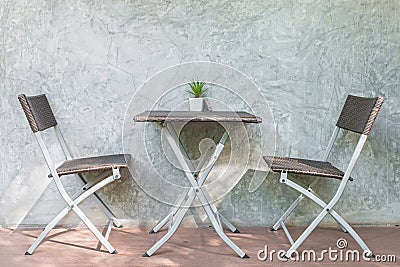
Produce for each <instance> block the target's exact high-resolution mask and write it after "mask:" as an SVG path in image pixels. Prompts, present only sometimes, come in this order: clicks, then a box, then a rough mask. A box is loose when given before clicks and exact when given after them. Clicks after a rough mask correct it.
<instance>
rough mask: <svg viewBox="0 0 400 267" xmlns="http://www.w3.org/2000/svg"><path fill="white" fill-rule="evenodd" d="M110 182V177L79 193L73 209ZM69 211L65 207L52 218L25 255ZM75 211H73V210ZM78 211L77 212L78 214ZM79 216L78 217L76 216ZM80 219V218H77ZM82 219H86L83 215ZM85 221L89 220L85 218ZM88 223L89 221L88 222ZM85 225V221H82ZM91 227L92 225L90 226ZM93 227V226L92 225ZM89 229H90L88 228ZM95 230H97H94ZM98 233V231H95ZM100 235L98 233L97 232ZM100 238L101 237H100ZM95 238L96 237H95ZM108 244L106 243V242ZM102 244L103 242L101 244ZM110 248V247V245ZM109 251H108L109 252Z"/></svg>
mask: <svg viewBox="0 0 400 267" xmlns="http://www.w3.org/2000/svg"><path fill="white" fill-rule="evenodd" d="M112 181H114V179H113V176H110V177H108V178H106V179H104V180H103V181H101V182H99V183H97V184H95V185H94V186H93V187H91V188H90V189H88V190H86V191H84V192H83V193H81V194H80V195H78V196H77V197H76V198H74V203H75V206H74V208H76V207H77V205H79V204H80V203H81V202H82V201H83V200H85V199H86V198H88V197H89V196H90V195H92V194H93V193H94V192H96V191H97V190H99V189H100V188H102V187H104V186H106V185H107V184H109V183H111V182H112ZM70 211H71V207H69V206H68V207H65V208H64V209H63V210H62V211H61V212H60V213H59V214H58V215H57V216H56V217H54V219H53V220H52V221H51V222H50V223H48V224H47V226H46V227H45V228H44V230H43V232H42V233H41V234H40V235H39V236H38V237H37V238H36V240H35V241H34V242H33V244H32V245H31V246H30V247H29V249H28V250H27V251H26V253H25V255H31V254H32V253H33V252H34V251H35V250H36V248H37V247H38V246H39V245H40V243H41V242H42V241H43V239H44V238H45V237H46V236H47V235H48V233H49V232H50V231H51V230H52V229H53V228H54V227H55V226H56V225H57V223H58V222H59V221H60V220H61V219H62V218H64V217H65V216H66V215H67V214H68V213H69V212H70ZM74 211H75V210H74ZM79 211H80V209H79V210H78V213H79ZM80 212H81V213H80V214H83V212H82V211H80ZM78 216H79V215H78ZM79 217H80V216H79ZM84 217H86V216H85V215H84ZM86 219H87V220H89V219H88V218H87V217H86ZM89 222H90V221H89ZM84 223H85V221H84ZM85 224H86V223H85ZM92 225H93V224H92ZM93 226H94V225H93ZM88 228H89V227H88ZM89 229H90V228H89ZM96 230H97V229H96ZM97 231H98V230H97ZM99 233H100V232H99ZM100 235H101V234H100ZM101 236H102V235H101ZM96 237H97V235H96ZM99 241H100V242H101V240H100V239H99ZM107 242H108V241H107ZM102 243H103V242H102ZM110 246H111V245H110ZM110 246H108V245H107V246H105V247H106V248H107V247H108V248H107V249H111V248H112V246H111V247H110ZM109 251H110V250H109ZM113 252H114V253H115V249H113V250H112V251H110V253H113Z"/></svg>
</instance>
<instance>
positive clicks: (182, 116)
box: [133, 110, 262, 123]
mask: <svg viewBox="0 0 400 267" xmlns="http://www.w3.org/2000/svg"><path fill="white" fill-rule="evenodd" d="M133 120H134V121H136V122H164V121H181V122H184V121H195V122H211V121H214V122H215V121H217V122H243V123H261V122H262V119H261V118H260V117H257V116H255V115H253V114H250V113H248V112H244V111H167V110H152V111H148V110H147V111H145V112H142V113H140V114H137V115H136V116H135V117H134V118H133Z"/></svg>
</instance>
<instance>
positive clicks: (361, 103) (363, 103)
mask: <svg viewBox="0 0 400 267" xmlns="http://www.w3.org/2000/svg"><path fill="white" fill-rule="evenodd" d="M383 101H384V99H383V97H382V96H378V97H375V98H366V97H359V96H353V95H348V96H347V99H346V102H345V103H344V106H343V109H342V112H341V113H340V116H339V119H338V121H337V123H336V126H337V127H339V128H342V129H345V130H349V131H352V132H356V133H359V134H364V135H368V134H369V132H370V131H371V128H372V125H373V124H374V122H375V119H376V116H378V113H379V110H380V109H381V107H382V104H383Z"/></svg>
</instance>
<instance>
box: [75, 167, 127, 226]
mask: <svg viewBox="0 0 400 267" xmlns="http://www.w3.org/2000/svg"><path fill="white" fill-rule="evenodd" d="M77 175H78V177H79V178H80V179H81V180H82V182H84V183H85V185H84V186H83V188H82V191H85V190H86V186H87V185H89V184H90V183H88V182H87V181H86V179H85V177H84V176H83V175H82V174H81V173H78V174H77ZM107 175H109V174H108V172H104V173H102V174H100V175H99V176H97V177H96V178H95V180H102V179H104V178H105V177H106V176H107ZM93 197H94V200H95V202H96V203H97V205H98V206H99V207H100V209H101V210H102V211H103V212H104V214H105V215H106V216H107V217H108V218H109V219H110V220H112V221H113V224H114V226H115V227H117V228H122V223H121V222H120V221H119V220H118V219H117V217H116V216H115V215H114V213H113V212H112V211H111V210H110V208H109V207H108V206H107V205H106V204H105V203H104V202H103V200H101V198H100V197H99V196H98V195H97V193H93Z"/></svg>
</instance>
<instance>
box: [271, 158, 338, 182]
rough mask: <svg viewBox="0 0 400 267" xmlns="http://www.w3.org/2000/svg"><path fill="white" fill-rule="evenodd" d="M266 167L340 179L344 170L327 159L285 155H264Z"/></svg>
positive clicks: (279, 170)
mask: <svg viewBox="0 0 400 267" xmlns="http://www.w3.org/2000/svg"><path fill="white" fill-rule="evenodd" d="M264 160H265V162H266V163H267V165H268V167H270V168H271V169H272V171H274V172H281V171H287V172H288V173H296V174H304V175H314V176H321V177H328V178H336V179H342V178H343V176H344V172H342V171H341V170H339V169H338V168H336V167H335V166H333V165H332V164H331V163H330V162H327V161H316V160H307V159H299V158H286V157H269V156H265V157H264Z"/></svg>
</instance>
